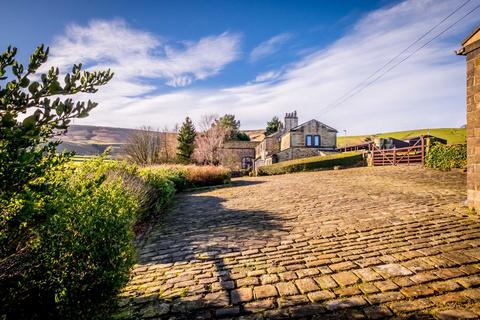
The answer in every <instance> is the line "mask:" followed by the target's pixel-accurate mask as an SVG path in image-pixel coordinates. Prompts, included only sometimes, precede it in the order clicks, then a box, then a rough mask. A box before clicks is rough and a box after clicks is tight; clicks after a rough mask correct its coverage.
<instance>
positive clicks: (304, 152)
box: [277, 147, 320, 162]
mask: <svg viewBox="0 0 480 320" xmlns="http://www.w3.org/2000/svg"><path fill="white" fill-rule="evenodd" d="M319 155H320V150H319V149H318V148H305V147H303V148H290V149H287V150H282V151H280V152H278V153H277V156H278V161H279V162H282V161H287V160H293V159H301V158H307V157H314V156H319Z"/></svg>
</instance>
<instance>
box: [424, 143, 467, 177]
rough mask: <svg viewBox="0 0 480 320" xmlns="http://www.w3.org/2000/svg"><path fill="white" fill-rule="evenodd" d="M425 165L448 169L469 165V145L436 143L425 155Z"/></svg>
mask: <svg viewBox="0 0 480 320" xmlns="http://www.w3.org/2000/svg"><path fill="white" fill-rule="evenodd" d="M425 166H427V167H429V168H434V169H440V170H443V171H448V170H451V169H453V168H466V167H467V145H466V144H455V145H444V144H435V145H433V146H432V147H431V148H430V150H429V151H428V153H427V155H426V157H425Z"/></svg>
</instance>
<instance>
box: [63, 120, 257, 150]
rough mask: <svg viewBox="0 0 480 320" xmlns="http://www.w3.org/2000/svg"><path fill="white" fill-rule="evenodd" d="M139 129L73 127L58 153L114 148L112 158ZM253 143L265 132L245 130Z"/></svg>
mask: <svg viewBox="0 0 480 320" xmlns="http://www.w3.org/2000/svg"><path fill="white" fill-rule="evenodd" d="M136 131H139V130H138V129H127V128H113V127H102V126H87V125H72V126H70V127H69V128H68V131H67V133H65V134H64V135H61V136H59V137H58V138H59V139H60V140H62V141H63V143H62V144H61V145H60V146H59V148H58V151H60V152H61V151H63V150H68V151H75V153H76V154H77V155H98V154H101V153H102V152H103V151H105V149H106V148H108V147H112V156H117V155H119V154H120V152H121V148H122V145H123V144H125V142H126V141H127V139H128V136H129V135H131V134H132V133H134V132H136ZM243 132H245V133H246V134H247V135H248V136H249V137H250V139H251V141H262V140H263V138H264V137H265V135H264V130H263V129H259V130H243ZM168 135H169V137H168V139H169V141H171V140H174V139H175V138H174V137H173V135H175V133H173V132H169V133H168Z"/></svg>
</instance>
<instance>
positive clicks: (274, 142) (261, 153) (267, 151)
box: [255, 135, 280, 160]
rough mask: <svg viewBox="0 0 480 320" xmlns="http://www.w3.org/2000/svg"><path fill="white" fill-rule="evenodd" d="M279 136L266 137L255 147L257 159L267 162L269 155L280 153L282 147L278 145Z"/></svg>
mask: <svg viewBox="0 0 480 320" xmlns="http://www.w3.org/2000/svg"><path fill="white" fill-rule="evenodd" d="M278 139H279V138H278V136H277V135H274V136H272V137H266V138H265V139H264V140H263V141H262V142H260V143H259V144H258V145H257V146H256V147H255V157H256V159H259V158H260V159H262V160H265V159H266V158H267V157H268V156H269V155H272V154H274V153H276V152H278V151H280V145H279V143H278Z"/></svg>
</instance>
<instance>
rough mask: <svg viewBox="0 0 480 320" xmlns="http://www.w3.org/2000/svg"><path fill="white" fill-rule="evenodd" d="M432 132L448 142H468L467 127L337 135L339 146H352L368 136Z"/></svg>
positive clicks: (406, 135) (409, 136) (405, 136)
mask: <svg viewBox="0 0 480 320" xmlns="http://www.w3.org/2000/svg"><path fill="white" fill-rule="evenodd" d="M426 134H430V135H432V136H436V137H439V138H442V139H446V140H447V143H448V144H458V143H466V139H467V137H466V129H465V128H439V129H417V130H408V131H398V132H386V133H377V134H372V135H362V136H346V137H343V136H340V135H339V136H338V137H337V146H339V147H342V146H351V145H356V144H361V143H363V142H365V139H366V138H368V137H378V138H395V139H400V140H404V139H408V138H411V137H417V136H420V135H426Z"/></svg>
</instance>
